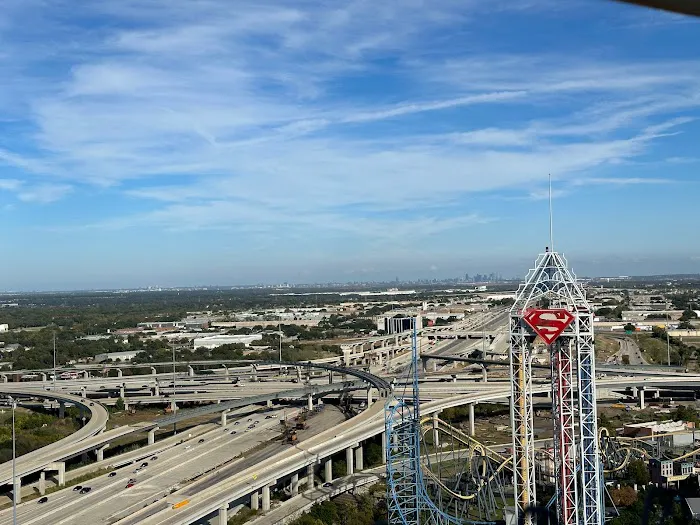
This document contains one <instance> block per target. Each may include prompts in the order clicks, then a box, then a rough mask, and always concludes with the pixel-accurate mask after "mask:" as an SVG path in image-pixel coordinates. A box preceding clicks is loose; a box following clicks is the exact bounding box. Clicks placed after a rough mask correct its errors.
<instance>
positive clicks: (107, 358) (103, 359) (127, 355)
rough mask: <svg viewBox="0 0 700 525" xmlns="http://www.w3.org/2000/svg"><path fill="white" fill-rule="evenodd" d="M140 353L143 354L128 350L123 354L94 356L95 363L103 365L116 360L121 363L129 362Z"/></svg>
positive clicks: (112, 353)
mask: <svg viewBox="0 0 700 525" xmlns="http://www.w3.org/2000/svg"><path fill="white" fill-rule="evenodd" d="M141 352H143V350H129V351H125V352H108V353H106V354H97V355H96V356H95V361H97V362H98V363H105V362H108V361H112V362H116V361H117V360H119V361H121V362H124V361H131V360H132V359H133V358H134V357H136V356H137V355H138V354H140V353H141Z"/></svg>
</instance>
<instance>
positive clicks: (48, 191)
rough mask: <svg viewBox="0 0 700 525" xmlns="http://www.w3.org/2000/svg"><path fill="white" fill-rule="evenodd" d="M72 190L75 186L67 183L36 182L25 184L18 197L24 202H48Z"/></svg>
mask: <svg viewBox="0 0 700 525" xmlns="http://www.w3.org/2000/svg"><path fill="white" fill-rule="evenodd" d="M72 190H73V188H72V187H71V186H69V185H67V184H48V183H47V184H35V185H33V186H28V187H27V186H23V187H22V189H21V190H20V191H19V192H18V193H17V197H18V198H19V200H21V201H23V202H38V203H42V204H46V203H49V202H54V201H57V200H59V199H61V198H62V197H64V196H65V195H67V194H68V193H70V192H71V191H72Z"/></svg>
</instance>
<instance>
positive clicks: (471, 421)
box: [469, 403, 476, 437]
mask: <svg viewBox="0 0 700 525" xmlns="http://www.w3.org/2000/svg"><path fill="white" fill-rule="evenodd" d="M475 404H476V403H469V435H470V436H472V437H474V434H476V432H475V430H474V405H475Z"/></svg>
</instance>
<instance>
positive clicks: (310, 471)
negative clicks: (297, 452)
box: [306, 464, 314, 490]
mask: <svg viewBox="0 0 700 525" xmlns="http://www.w3.org/2000/svg"><path fill="white" fill-rule="evenodd" d="M313 488H314V466H313V464H311V465H309V466H308V467H306V490H311V489H313Z"/></svg>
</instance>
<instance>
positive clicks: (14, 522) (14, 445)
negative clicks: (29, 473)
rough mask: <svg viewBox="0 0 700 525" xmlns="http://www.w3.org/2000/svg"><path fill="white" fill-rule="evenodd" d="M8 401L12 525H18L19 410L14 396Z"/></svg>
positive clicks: (8, 397) (9, 397)
mask: <svg viewBox="0 0 700 525" xmlns="http://www.w3.org/2000/svg"><path fill="white" fill-rule="evenodd" d="M7 399H8V401H9V402H10V405H11V406H12V525H17V465H16V460H17V440H16V438H15V409H16V408H17V401H15V399H14V398H13V397H12V396H7ZM20 489H21V487H20Z"/></svg>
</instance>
